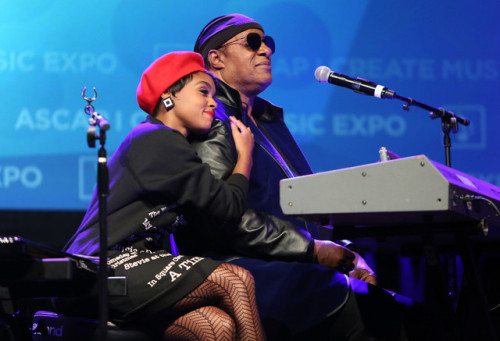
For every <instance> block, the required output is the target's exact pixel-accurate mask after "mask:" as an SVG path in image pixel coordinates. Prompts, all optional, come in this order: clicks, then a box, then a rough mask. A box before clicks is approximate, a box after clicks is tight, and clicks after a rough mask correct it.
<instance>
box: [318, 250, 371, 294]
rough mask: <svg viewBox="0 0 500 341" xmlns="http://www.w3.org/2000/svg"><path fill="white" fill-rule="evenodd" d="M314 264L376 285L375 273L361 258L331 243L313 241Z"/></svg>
mask: <svg viewBox="0 0 500 341" xmlns="http://www.w3.org/2000/svg"><path fill="white" fill-rule="evenodd" d="M314 262H315V263H318V264H320V265H323V266H326V267H329V268H335V269H337V270H339V271H340V272H343V273H346V274H349V276H350V277H353V278H357V279H360V280H362V281H365V282H368V283H370V284H374V285H376V284H377V278H376V276H375V273H374V272H373V270H372V269H371V268H370V267H369V266H368V264H366V262H365V260H364V259H363V257H361V256H360V255H359V254H358V253H356V252H353V251H351V250H349V249H347V248H345V247H343V246H341V245H339V244H336V243H334V242H332V241H329V240H315V241H314Z"/></svg>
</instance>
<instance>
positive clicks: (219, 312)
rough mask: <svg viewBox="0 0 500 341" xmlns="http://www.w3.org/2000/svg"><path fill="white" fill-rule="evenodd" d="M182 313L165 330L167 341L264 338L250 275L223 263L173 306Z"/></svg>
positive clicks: (246, 340) (242, 340) (258, 339)
mask: <svg viewBox="0 0 500 341" xmlns="http://www.w3.org/2000/svg"><path fill="white" fill-rule="evenodd" d="M172 311H173V312H174V313H178V314H183V315H182V316H181V317H179V318H178V319H176V320H175V321H174V322H173V323H172V324H171V325H170V326H169V327H168V328H167V330H166V331H165V334H164V335H165V338H166V339H167V340H189V341H191V340H192V341H198V340H203V341H209V340H210V341H211V340H214V341H215V340H216V341H219V340H240V341H254V340H255V341H261V340H264V339H265V336H264V331H263V330H262V326H261V323H260V319H259V315H258V311H257V304H256V302H255V285H254V282H253V277H252V275H251V274H250V273H249V272H248V271H247V270H245V269H243V268H241V267H239V266H236V265H233V264H227V263H223V264H221V265H219V266H218V267H217V268H216V269H215V270H214V271H213V272H212V273H211V274H210V276H208V277H207V279H206V280H205V281H204V282H203V283H202V284H201V285H199V286H198V287H197V288H196V289H194V290H193V291H191V292H190V293H189V294H188V295H186V296H185V297H184V298H183V299H182V300H180V301H178V302H177V303H176V304H175V305H174V306H173V307H172Z"/></svg>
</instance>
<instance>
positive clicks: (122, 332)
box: [32, 311, 153, 341]
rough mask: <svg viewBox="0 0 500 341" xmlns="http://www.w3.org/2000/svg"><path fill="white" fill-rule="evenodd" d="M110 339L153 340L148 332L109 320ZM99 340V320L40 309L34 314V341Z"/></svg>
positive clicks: (110, 340) (113, 340)
mask: <svg viewBox="0 0 500 341" xmlns="http://www.w3.org/2000/svg"><path fill="white" fill-rule="evenodd" d="M107 339H108V340H109V341H115V340H122V341H153V339H152V338H151V337H150V336H149V335H147V334H146V333H144V332H142V331H139V330H134V329H123V328H118V327H117V326H116V325H114V324H112V323H111V322H108V331H107ZM52 340H54V341H66V340H67V341H94V340H96V341H98V340H99V320H97V319H91V318H84V317H73V316H64V315H61V314H57V313H54V312H51V311H38V312H36V313H35V315H34V316H33V328H32V341H52Z"/></svg>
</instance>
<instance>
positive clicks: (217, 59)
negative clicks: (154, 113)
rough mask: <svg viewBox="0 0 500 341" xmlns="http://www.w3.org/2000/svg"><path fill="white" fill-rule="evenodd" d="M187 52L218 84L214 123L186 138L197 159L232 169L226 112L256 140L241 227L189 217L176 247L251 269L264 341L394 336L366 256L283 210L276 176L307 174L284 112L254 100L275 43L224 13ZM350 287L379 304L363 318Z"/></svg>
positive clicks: (391, 305) (221, 171)
mask: <svg viewBox="0 0 500 341" xmlns="http://www.w3.org/2000/svg"><path fill="white" fill-rule="evenodd" d="M194 50H195V52H199V53H200V54H201V55H202V56H203V58H204V60H205V66H206V68H207V69H208V70H209V71H211V72H213V73H214V74H215V76H216V77H217V78H218V80H219V82H218V84H217V93H216V99H217V101H218V102H219V103H218V108H217V110H216V118H217V119H216V120H214V123H213V125H212V129H211V131H210V133H209V134H208V135H207V136H204V137H202V138H200V139H196V140H192V145H193V146H194V148H195V149H196V150H197V153H198V155H199V156H200V157H201V158H202V160H203V162H205V163H208V164H209V165H210V167H211V170H212V173H213V174H214V175H215V176H216V177H218V178H226V177H227V176H229V175H230V174H231V172H232V169H233V167H234V165H235V164H236V157H237V152H236V149H235V145H234V142H233V141H232V137H231V134H230V120H229V116H236V117H237V118H239V119H240V120H242V122H243V123H245V124H246V125H247V126H249V127H250V129H251V130H252V132H253V134H254V138H255V143H256V146H255V148H254V150H253V169H252V173H251V179H250V188H249V197H248V206H249V207H248V209H247V210H246V212H245V214H244V215H243V217H242V219H241V222H240V224H239V226H232V225H229V224H225V223H224V222H220V221H217V222H215V221H209V220H208V219H207V218H206V217H203V216H199V215H198V216H196V217H191V218H190V227H189V228H186V229H184V230H181V231H178V232H176V235H175V239H176V242H177V244H178V247H179V251H180V252H182V253H187V254H204V255H210V256H212V257H218V258H220V259H223V260H225V261H229V262H231V263H234V264H238V265H240V266H242V267H245V268H247V269H248V270H250V271H251V272H252V274H253V276H254V278H255V282H256V290H257V302H258V306H259V313H260V315H261V319H262V322H263V324H264V328H265V329H266V333H267V336H268V339H269V340H292V339H297V340H300V339H304V338H307V339H311V337H313V339H320V340H323V339H325V337H326V335H329V338H328V339H330V338H333V339H336V338H335V337H338V338H339V339H349V338H347V335H350V337H352V339H356V340H365V339H367V340H368V339H370V340H372V338H370V337H372V336H374V337H380V338H383V339H388V340H389V339H391V340H399V339H400V335H401V333H402V330H403V327H402V324H401V314H400V310H399V309H400V307H399V306H398V304H396V302H395V300H394V299H393V296H391V294H389V293H388V292H386V291H383V290H381V289H378V288H376V287H372V286H370V285H369V284H367V283H371V284H376V278H375V274H374V273H373V271H372V270H371V269H370V268H369V266H368V265H367V264H366V263H365V262H364V260H363V259H362V258H361V257H360V256H359V255H358V254H357V253H355V252H352V251H350V250H348V249H347V248H344V247H343V246H341V245H339V244H336V243H334V242H332V241H325V240H318V239H315V238H313V237H311V234H313V235H314V233H315V232H316V230H315V228H316V227H315V226H314V225H312V224H309V223H305V222H303V221H299V220H296V219H294V218H291V217H288V216H285V215H283V213H282V211H281V208H280V206H279V180H281V179H283V178H286V177H293V176H297V175H305V174H310V173H311V172H312V171H311V169H310V167H309V164H308V163H307V161H306V159H305V157H304V155H303V154H302V152H301V150H300V148H299V147H298V145H297V144H296V143H295V140H294V139H293V137H292V135H291V134H290V132H289V130H288V128H287V127H286V125H285V123H284V121H283V110H282V109H281V108H279V107H277V106H274V105H273V104H271V103H270V102H268V101H266V100H264V99H262V98H260V97H258V95H259V94H260V93H261V92H262V91H264V90H265V89H266V88H267V87H268V86H269V85H270V84H271V82H272V67H271V56H272V54H273V53H274V52H275V43H274V40H273V39H272V38H271V37H270V36H267V35H265V33H264V29H263V28H262V26H261V25H260V24H259V23H257V22H256V21H254V20H253V19H251V18H249V17H246V16H244V15H241V14H231V15H224V16H220V17H217V18H215V19H213V20H212V21H211V22H209V23H208V24H207V25H206V26H205V27H204V28H203V30H202V31H201V33H200V35H199V37H198V39H197V41H196V44H195V48H194ZM347 274H348V275H349V276H350V277H352V278H356V279H351V280H349V279H348V277H347ZM373 291H375V292H374V293H373ZM354 292H366V293H368V292H370V294H368V295H365V296H369V297H370V300H371V304H376V305H378V306H379V307H378V308H377V310H376V311H377V314H373V311H370V314H371V315H372V316H371V320H370V321H366V320H364V319H363V317H362V316H361V314H362V313H361V312H360V310H359V308H358V304H361V306H363V305H364V302H366V301H365V300H364V298H363V297H362V296H360V295H357V294H356V295H355V294H354ZM356 297H358V298H357V299H356ZM356 300H357V303H356ZM376 300H378V302H376V303H375V301H376ZM368 309H371V308H368ZM378 313H380V314H378ZM386 318H387V320H385V319H386Z"/></svg>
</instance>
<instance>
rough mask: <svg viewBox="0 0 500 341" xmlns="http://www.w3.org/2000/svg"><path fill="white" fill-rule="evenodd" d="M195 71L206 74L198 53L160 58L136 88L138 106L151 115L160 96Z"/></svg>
mask: <svg viewBox="0 0 500 341" xmlns="http://www.w3.org/2000/svg"><path fill="white" fill-rule="evenodd" d="M195 71H205V72H207V70H205V67H204V64H203V58H202V56H201V55H200V54H199V53H196V52H189V51H180V52H170V53H167V54H165V55H163V56H161V57H160V58H158V59H157V60H155V61H154V62H153V64H151V65H150V66H149V67H148V68H147V69H146V71H144V73H143V74H142V77H141V82H140V83H139V86H138V87H137V102H138V103H139V106H140V107H141V109H142V110H144V111H145V112H147V113H148V114H152V113H153V111H154V109H155V107H156V104H157V103H158V101H159V99H160V96H161V94H162V93H164V92H165V91H166V90H167V89H168V88H169V87H170V86H172V85H173V84H174V83H175V82H177V81H178V80H179V79H181V78H182V77H184V76H187V75H189V74H190V73H193V72H195Z"/></svg>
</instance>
